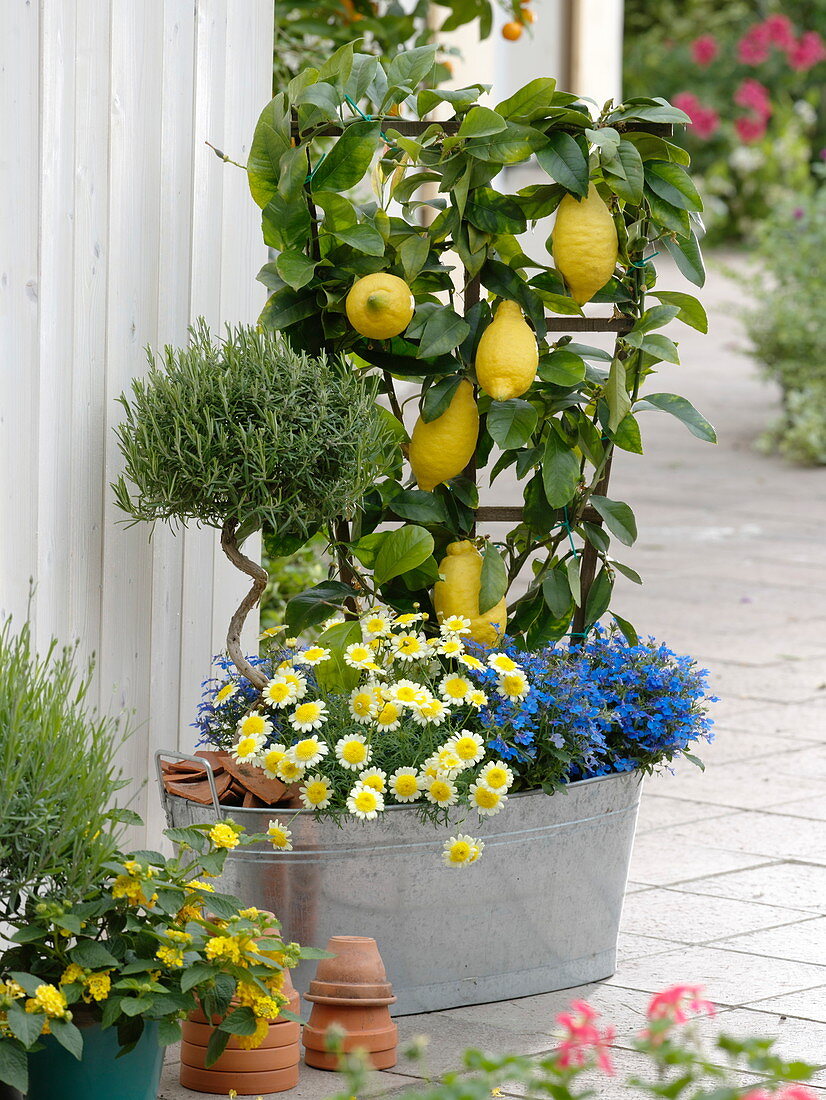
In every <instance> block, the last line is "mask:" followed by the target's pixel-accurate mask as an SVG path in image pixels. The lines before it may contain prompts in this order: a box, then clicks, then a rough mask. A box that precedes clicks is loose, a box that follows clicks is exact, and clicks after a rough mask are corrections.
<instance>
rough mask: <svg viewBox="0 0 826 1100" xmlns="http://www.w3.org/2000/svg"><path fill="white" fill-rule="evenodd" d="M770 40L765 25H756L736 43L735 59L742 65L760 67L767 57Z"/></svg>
mask: <svg viewBox="0 0 826 1100" xmlns="http://www.w3.org/2000/svg"><path fill="white" fill-rule="evenodd" d="M770 45H771V40H770V39H769V33H768V31H767V30H766V24H765V23H757V24H755V26H753V27H752V28H751V29H750V30H748V31H746V33H745V34H744V35H743V37H742V38H741V39H740V41H739V42H738V43H737V57H738V59H739V60H740V61H742V62H743V64H744V65H762V63H763V62H764V61H767V60H768V57H769V46H770Z"/></svg>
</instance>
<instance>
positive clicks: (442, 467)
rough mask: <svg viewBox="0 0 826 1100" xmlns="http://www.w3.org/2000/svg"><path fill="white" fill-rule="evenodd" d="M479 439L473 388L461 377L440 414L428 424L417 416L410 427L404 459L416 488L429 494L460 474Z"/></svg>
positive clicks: (477, 414)
mask: <svg viewBox="0 0 826 1100" xmlns="http://www.w3.org/2000/svg"><path fill="white" fill-rule="evenodd" d="M478 436H479V410H478V409H477V408H476V398H475V397H474V396H473V386H472V385H471V384H470V382H468V380H467V379H466V378H463V379H462V381H461V382H460V383H459V385H458V386H457V387H456V392H455V393H454V394H453V397H452V398H451V399H450V404H449V405H448V407H447V408H446V409H445V411H444V412H443V413H442V415H441V416H437V417H436V419H435V420H431V421H430V423H426V422H425V421H424V420H423V419H422V418H421V416H420V417H419V419H418V420H417V421H416V425H415V427H414V428H413V435H412V436H411V437H410V447H409V450H408V455H407V457H408V459H409V460H410V466H411V468H412V470H413V476H414V477H415V478H416V481H417V482H418V485H419V488H420V489H427V490H428V491H430V490H432V489H435V488H436V486H437V485H441V483H442V482H443V481H448V480H449V479H450V478H452V477H456V475H457V474H460V473H461V472H462V470H464V468H465V466H467V464H468V462H470V460H471V458H472V457H473V452H474V451H475V450H476V440H477V438H478Z"/></svg>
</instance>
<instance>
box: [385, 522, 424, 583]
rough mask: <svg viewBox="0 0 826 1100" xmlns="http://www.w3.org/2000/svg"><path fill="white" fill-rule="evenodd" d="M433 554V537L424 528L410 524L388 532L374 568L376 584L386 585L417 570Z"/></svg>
mask: <svg viewBox="0 0 826 1100" xmlns="http://www.w3.org/2000/svg"><path fill="white" fill-rule="evenodd" d="M432 553H433V536H432V535H431V534H430V532H429V531H425V529H424V528H423V527H418V526H416V525H414V524H408V525H407V526H405V527H399V528H397V529H396V530H395V531H388V532H387V537H386V538H385V540H384V541H383V542H382V544H381V546H380V547H379V552H378V554H377V555H376V561H375V565H374V566H373V577H374V580H375V582H376V584H377V585H382V584H385V583H386V582H387V581H389V580H392V579H393V577H399V576H401V574H402V573H406V572H407V571H408V570H409V569H415V568H417V566H419V565H421V564H422V562H423V561H425V559H426V558H428V557H430V555H431V554H432Z"/></svg>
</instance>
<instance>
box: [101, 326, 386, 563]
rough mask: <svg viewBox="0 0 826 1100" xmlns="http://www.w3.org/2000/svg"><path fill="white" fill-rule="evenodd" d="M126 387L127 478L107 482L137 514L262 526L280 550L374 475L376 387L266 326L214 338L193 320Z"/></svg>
mask: <svg viewBox="0 0 826 1100" xmlns="http://www.w3.org/2000/svg"><path fill="white" fill-rule="evenodd" d="M132 391H133V395H132V398H131V399H130V398H128V397H126V396H125V395H122V396H121V398H120V402H121V404H122V405H123V407H124V409H125V410H126V420H125V422H124V423H123V424H121V425H120V427H119V428H118V429H117V431H116V434H117V437H118V441H119V443H120V447H121V451H122V452H123V455H124V458H125V459H126V468H125V475H126V476H125V478H124V477H121V478H120V480H119V481H118V482H117V483H116V484H115V485H114V486H113V488H114V489H115V493H116V496H117V501H118V505H119V506H120V507H121V508H122V509H123V510H124V511H126V512H128V513H129V515H131V516H132V517H133V518H134V519H136V520H149V521H154V520H165V521H167V522H170V523H171V524H172V525H173V526H174V525H175V524H176V523H186V521H187V520H195V521H196V522H198V523H205V524H208V525H210V526H212V527H219V528H220V527H221V526H222V525H223V524H224V523H225V522H227V521H234V522H235V523H237V524H238V525H239V527H240V528H241V531H242V532H244V533H246V534H248V533H250V532H251V531H254V530H257V529H259V528H261V527H263V528H264V529H265V530H268V531H271V532H274V533H275V534H276V536H277V544H278V548H279V549H280V552H281V553H289V552H291V551H292V550H293V549H295V548H296V547H298V546H300V545H301V544H302V543H304V542H306V540H307V539H308V538H310V537H311V536H312V535H314V534H315V533H316V532H317V531H318V530H319V529H320V528H321V527H322V526H323V525H324V524H325V523H328V522H330V521H331V520H332V519H333V518H334V517H336V516H339V515H342V514H347V513H348V512H349V511H350V510H351V509H352V508H353V507H354V505H355V504H356V503H357V502H358V501H359V500H360V498H361V497H362V495H363V494H364V492H365V491H366V490H367V489H368V488H369V487H370V486H371V485H372V484H373V482H374V481H375V480H376V478H377V476H378V474H379V472H380V470H381V465H382V457H381V456H382V448H383V446H384V445H385V442H386V429H385V427H384V421H383V417H382V412H381V410H380V409H379V408H378V406H377V405H376V403H375V389H374V385H373V384H372V383H365V382H363V381H362V380H361V379H360V378H358V377H357V376H356V375H355V374H354V372H353V371H352V369H351V368H350V367H349V366H346V365H344V364H343V363H341V362H339V361H337V360H334V359H329V358H327V357H326V356H325V355H324V354H323V353H322V354H321V355H319V356H310V355H306V354H304V353H300V352H297V351H294V350H293V349H292V348H291V347H290V345H289V344H288V343H287V341H286V340H285V339H284V338H283V337H282V336H279V335H277V334H274V333H272V332H259V331H256V329H254V328H249V327H239V328H235V329H230V328H227V333H226V337H225V339H224V340H219V341H213V339H212V337H211V335H210V333H209V329H208V328H207V326H206V324H205V323H204V322H203V321H200V322H199V323H198V324H197V325H196V326H195V327H194V328H193V329H191V330H190V341H189V343H188V344H187V345H186V346H185V347H183V348H173V347H167V348H165V350H164V354H163V362H162V364H160V365H159V364H158V362H157V361H156V359H155V357H154V355H152V353H151V352H150V353H149V372H148V373H147V374H146V376H145V377H143V378H136V379H135V380H134V381H133V383H132ZM128 482H131V483H132V485H134V487H135V489H136V493H135V495H134V496H133V495H132V494H131V493H130V489H129V487H128V484H127V483H128ZM238 538H239V541H241V538H242V534H241V532H239V535H238ZM273 549H274V548H273Z"/></svg>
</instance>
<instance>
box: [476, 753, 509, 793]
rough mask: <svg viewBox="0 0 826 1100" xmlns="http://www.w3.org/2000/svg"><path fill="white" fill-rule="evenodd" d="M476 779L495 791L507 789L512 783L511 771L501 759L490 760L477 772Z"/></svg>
mask: <svg viewBox="0 0 826 1100" xmlns="http://www.w3.org/2000/svg"><path fill="white" fill-rule="evenodd" d="M477 779H478V782H479V783H484V784H485V786H486V787H492V788H493V790H495V791H507V790H510V788H511V786H512V785H513V772H512V771H511V770H510V768H509V767H508V765H507V764H504V763H503V762H502V761H501V760H491V761H490V763H489V764H485V766H484V768H482V770H481V771H480V772H479V775H478V777H477Z"/></svg>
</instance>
